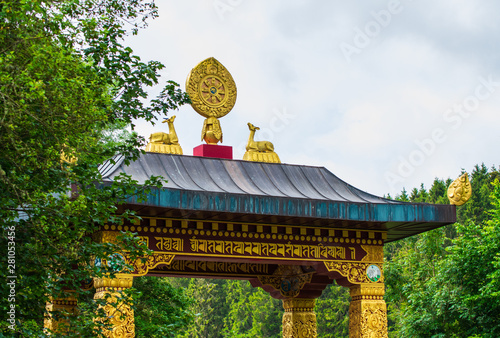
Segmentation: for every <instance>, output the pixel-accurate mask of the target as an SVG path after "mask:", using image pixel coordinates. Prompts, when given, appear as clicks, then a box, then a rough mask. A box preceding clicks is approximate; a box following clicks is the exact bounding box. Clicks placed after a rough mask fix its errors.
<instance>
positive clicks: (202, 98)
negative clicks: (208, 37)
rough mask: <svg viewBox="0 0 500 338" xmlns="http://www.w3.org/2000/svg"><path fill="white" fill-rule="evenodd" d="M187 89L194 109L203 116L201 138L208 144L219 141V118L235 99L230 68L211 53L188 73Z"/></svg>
mask: <svg viewBox="0 0 500 338" xmlns="http://www.w3.org/2000/svg"><path fill="white" fill-rule="evenodd" d="M186 92H187V93H188V95H189V97H190V99H191V106H192V107H193V109H194V110H195V111H196V112H197V113H198V114H200V115H201V116H203V117H205V118H206V120H205V121H204V124H203V130H202V133H201V138H202V140H205V142H206V143H208V144H217V143H218V142H222V129H221V126H220V122H219V120H218V119H219V118H221V117H223V116H225V115H227V114H228V113H229V112H230V111H231V109H233V107H234V104H235V103H236V83H235V82H234V80H233V77H232V76H231V74H230V73H229V71H228V70H227V69H226V68H225V67H224V66H223V65H222V64H221V63H220V62H219V61H217V60H216V59H215V58H213V57H211V58H208V59H206V60H203V61H202V62H200V63H199V64H198V65H197V66H196V67H194V68H193V69H192V70H191V72H190V73H189V75H188V78H187V80H186Z"/></svg>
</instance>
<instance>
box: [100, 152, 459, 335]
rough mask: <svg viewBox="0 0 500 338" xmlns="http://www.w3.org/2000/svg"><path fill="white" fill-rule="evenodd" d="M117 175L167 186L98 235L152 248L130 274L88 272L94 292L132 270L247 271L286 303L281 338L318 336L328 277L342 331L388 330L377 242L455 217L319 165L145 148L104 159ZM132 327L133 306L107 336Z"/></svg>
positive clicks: (224, 274) (226, 274)
mask: <svg viewBox="0 0 500 338" xmlns="http://www.w3.org/2000/svg"><path fill="white" fill-rule="evenodd" d="M123 172H124V173H126V174H129V175H132V177H133V178H134V179H136V180H138V181H139V183H143V182H144V180H146V179H147V178H148V177H150V176H151V175H161V176H163V177H165V178H166V179H167V180H168V183H166V184H165V186H164V187H163V188H161V189H156V188H155V189H154V190H153V191H152V193H151V195H150V198H149V199H148V201H147V202H145V203H138V202H137V201H135V200H130V201H129V203H128V204H126V205H123V206H121V207H120V208H123V209H122V210H125V209H132V210H135V211H136V213H137V215H139V216H140V218H141V219H140V220H137V221H136V222H135V223H124V224H123V225H120V226H115V225H111V226H108V225H106V226H104V227H103V228H102V229H101V231H100V232H99V233H98V236H97V240H99V241H102V242H112V241H113V240H114V239H115V238H116V236H117V235H118V234H119V233H120V231H132V232H137V233H138V235H139V236H140V237H141V238H142V239H143V240H144V241H145V242H146V243H147V245H148V247H149V249H151V250H153V251H154V254H153V255H151V256H150V257H149V259H148V261H147V262H146V263H141V262H139V261H138V262H135V263H134V264H135V265H134V268H135V271H134V272H133V273H131V274H130V275H120V276H119V278H118V279H115V280H112V279H109V280H97V279H96V280H95V281H94V282H95V286H96V288H97V294H96V297H101V296H100V292H101V293H102V292H109V290H110V289H109V288H115V289H113V290H119V289H120V288H126V287H130V286H131V285H132V276H141V275H156V276H182V277H210V278H236V279H246V280H249V281H250V283H251V284H252V285H253V286H254V287H261V288H263V289H264V290H265V291H267V292H268V293H269V294H270V295H271V296H272V297H274V298H278V299H282V300H283V306H284V308H285V313H284V316H283V337H287V338H288V337H316V315H315V314H314V311H313V308H314V304H315V299H316V298H317V297H319V296H320V295H321V292H322V290H323V289H324V288H325V287H326V286H327V285H328V284H330V283H332V282H333V281H334V280H335V281H336V282H337V283H338V284H339V285H342V286H345V287H348V288H349V289H350V294H351V304H350V308H349V332H350V333H349V334H350V337H387V315H386V305H385V302H384V300H383V296H384V275H383V246H384V243H387V242H390V241H394V240H398V239H401V238H404V237H407V236H411V235H414V234H417V233H420V232H423V231H427V230H431V229H433V228H436V227H440V226H443V225H445V224H449V223H453V222H454V221H455V206H454V205H432V204H423V203H403V202H396V201H392V200H387V199H383V198H380V197H377V196H373V195H370V194H367V193H365V192H363V191H361V190H358V189H356V188H354V187H352V186H350V185H349V184H347V183H345V182H343V181H342V180H340V179H339V178H337V177H336V176H335V175H334V174H332V173H331V172H329V171H328V170H327V169H325V168H322V167H311V166H301V165H289V164H279V163H278V164H276V163H258V162H248V161H241V160H228V159H216V158H206V157H194V156H183V155H173V154H154V153H146V154H144V155H143V156H142V157H141V158H140V159H139V160H138V161H136V162H133V163H131V164H130V165H128V166H127V165H125V164H123V163H121V162H120V160H119V159H118V160H117V161H116V163H115V164H111V163H107V164H105V165H103V167H102V173H103V176H104V181H105V182H106V181H108V182H110V181H112V180H113V177H114V176H115V175H118V174H119V173H123ZM99 286H100V287H101V289H99V288H98V287H99ZM106 287H107V288H108V289H106ZM125 328H127V329H125ZM131 328H133V315H132V313H130V315H129V317H128V319H127V321H124V322H121V323H117V327H116V332H117V333H119V334H116V335H110V336H112V337H129V336H130V337H133V332H132V330H131ZM122 332H127V333H126V334H125V333H124V334H123V335H121V334H122Z"/></svg>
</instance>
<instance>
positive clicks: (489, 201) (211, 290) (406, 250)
mask: <svg viewBox="0 0 500 338" xmlns="http://www.w3.org/2000/svg"><path fill="white" fill-rule="evenodd" d="M499 178H500V172H499V171H498V170H497V169H496V168H494V167H493V168H491V169H488V168H487V167H486V166H485V165H484V164H483V165H476V166H475V168H474V170H473V171H472V173H471V175H470V181H471V184H472V197H471V199H470V200H469V201H468V202H467V203H466V204H465V205H463V206H460V207H457V210H458V213H457V217H458V222H457V223H455V224H452V225H449V226H446V227H442V228H440V229H435V230H433V231H429V232H426V233H423V234H420V235H417V236H413V237H410V238H406V239H404V240H401V241H397V242H392V243H388V244H387V245H386V246H385V266H384V272H385V278H386V295H385V300H386V302H387V307H388V318H389V331H390V337H436V338H437V337H484V338H488V337H499V336H500V184H499V182H498V180H499ZM451 182H452V180H451V179H447V180H446V181H444V180H442V179H437V178H436V179H435V180H434V182H433V184H432V186H431V187H430V188H429V189H426V188H425V187H424V185H423V184H422V185H421V186H420V188H414V189H413V190H411V191H410V192H407V191H406V190H404V189H403V191H402V192H401V194H400V195H398V196H395V197H394V199H395V200H399V201H408V202H423V203H440V204H448V203H449V202H448V198H447V196H446V193H447V189H448V186H449V184H450V183H451ZM388 198H391V196H388ZM135 287H136V288H137V289H139V290H140V291H141V292H142V297H141V298H140V301H139V303H138V311H137V312H136V324H137V336H138V337H166V336H171V337H239V338H243V337H276V338H277V337H281V317H282V315H283V308H282V305H281V301H278V300H275V299H272V298H271V297H270V296H268V294H266V293H265V292H264V291H262V290H261V289H260V288H256V289H254V288H252V286H251V285H250V283H249V282H247V281H239V280H215V279H183V278H156V277H142V278H138V279H137V282H135ZM349 300H350V297H349V292H348V289H347V288H344V287H341V286H337V285H334V284H333V285H330V286H329V287H328V288H327V289H325V291H324V292H323V294H322V296H321V297H320V298H319V299H318V300H317V303H316V309H315V310H316V315H317V319H318V336H319V337H322V338H330V337H348V312H349V311H348V309H349Z"/></svg>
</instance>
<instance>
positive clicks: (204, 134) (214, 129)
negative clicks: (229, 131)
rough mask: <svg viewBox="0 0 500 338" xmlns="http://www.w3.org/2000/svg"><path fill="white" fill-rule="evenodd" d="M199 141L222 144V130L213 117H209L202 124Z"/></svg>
mask: <svg viewBox="0 0 500 338" xmlns="http://www.w3.org/2000/svg"><path fill="white" fill-rule="evenodd" d="M201 140H202V141H203V140H205V142H207V144H217V143H218V142H221V143H222V128H221V127H220V122H219V120H217V119H216V118H215V117H213V116H210V117H209V118H207V119H205V121H204V122H203V129H202V130H201Z"/></svg>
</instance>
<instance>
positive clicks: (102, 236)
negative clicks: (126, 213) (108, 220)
mask: <svg viewBox="0 0 500 338" xmlns="http://www.w3.org/2000/svg"><path fill="white" fill-rule="evenodd" d="M119 235H121V232H120V231H97V232H95V233H93V234H92V239H93V240H94V241H95V242H97V243H117V242H118V240H117V237H118V236H119Z"/></svg>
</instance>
